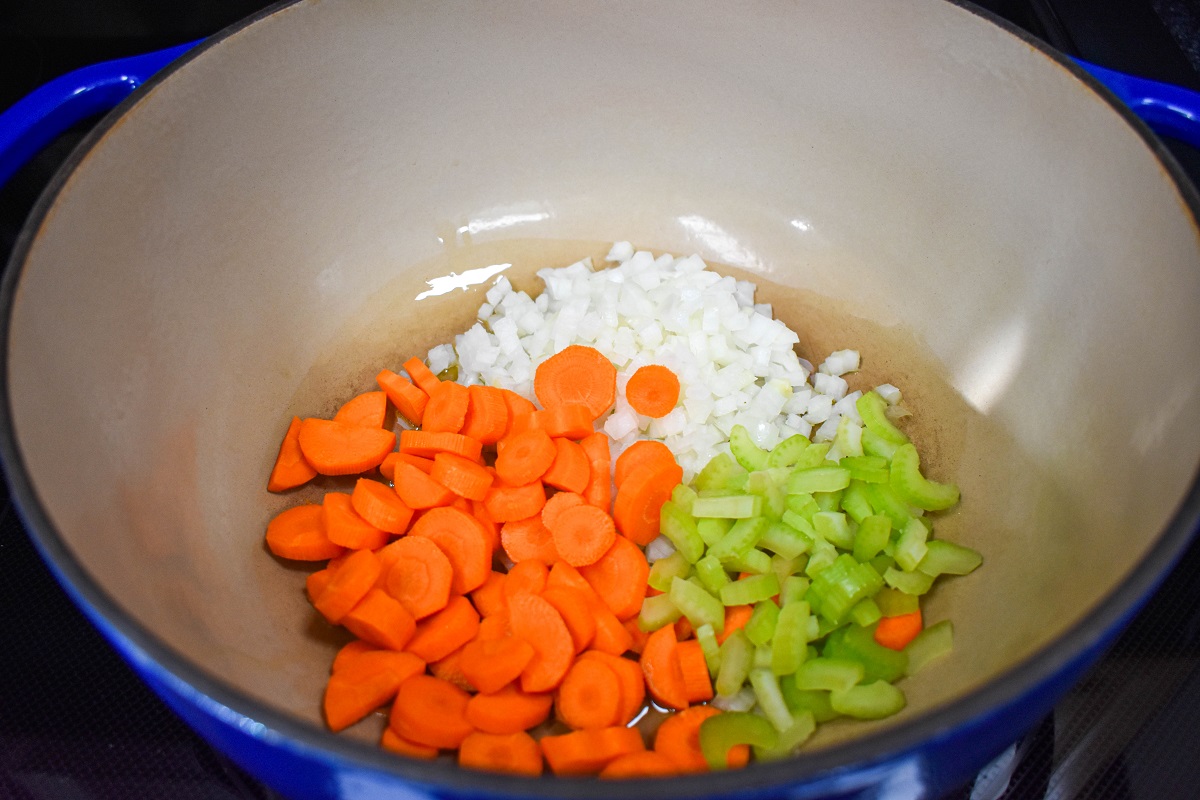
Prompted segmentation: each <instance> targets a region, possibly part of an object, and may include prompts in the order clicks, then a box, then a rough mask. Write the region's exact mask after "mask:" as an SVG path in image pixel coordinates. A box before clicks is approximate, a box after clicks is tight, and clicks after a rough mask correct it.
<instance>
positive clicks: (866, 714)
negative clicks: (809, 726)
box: [829, 680, 905, 719]
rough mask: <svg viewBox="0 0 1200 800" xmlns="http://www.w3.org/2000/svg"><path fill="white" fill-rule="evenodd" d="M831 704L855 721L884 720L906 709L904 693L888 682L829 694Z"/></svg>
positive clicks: (835, 709) (834, 708) (859, 686)
mask: <svg viewBox="0 0 1200 800" xmlns="http://www.w3.org/2000/svg"><path fill="white" fill-rule="evenodd" d="M829 704H830V705H831V706H833V710H834V711H837V712H838V713H839V714H845V715H846V716H847V717H854V718H855V719H883V718H884V717H890V716H891V715H892V714H895V713H896V712H898V711H900V710H901V709H903V708H904V705H905V700H904V692H902V691H900V690H899V689H897V688H896V687H895V686H892V685H891V684H890V683H888V682H887V681H883V680H878V681H874V682H873V683H867V684H860V685H858V686H851V687H850V688H849V689H846V690H844V691H840V692H830V693H829Z"/></svg>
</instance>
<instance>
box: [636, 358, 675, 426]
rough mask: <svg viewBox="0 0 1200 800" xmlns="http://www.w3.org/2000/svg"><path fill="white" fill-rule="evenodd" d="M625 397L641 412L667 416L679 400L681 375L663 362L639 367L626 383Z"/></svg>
mask: <svg viewBox="0 0 1200 800" xmlns="http://www.w3.org/2000/svg"><path fill="white" fill-rule="evenodd" d="M625 399H626V400H628V401H629V405H630V406H632V407H633V410H634V411H636V412H637V413H639V414H642V415H644V416H647V417H665V416H666V415H667V414H670V413H671V409H673V408H675V404H676V403H678V402H679V377H678V376H677V375H676V374H675V373H674V372H672V371H671V370H669V369H667V368H666V367H664V366H662V365H661V364H647V365H646V366H644V367H639V368H638V370H637V371H636V372H634V373H633V375H631V376H630V377H629V381H628V383H626V384H625Z"/></svg>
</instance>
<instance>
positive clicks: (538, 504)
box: [483, 481, 546, 523]
mask: <svg viewBox="0 0 1200 800" xmlns="http://www.w3.org/2000/svg"><path fill="white" fill-rule="evenodd" d="M545 504H546V489H545V487H544V486H542V482H541V481H534V482H533V483H527V484H525V485H524V486H507V485H504V484H495V483H493V484H492V488H490V489H488V493H487V496H486V497H484V498H483V507H484V508H486V509H487V512H488V515H489V516H491V518H492V519H493V520H495V521H496V522H501V523H504V522H515V521H517V520H519V519H527V518H529V517H532V516H533V515H534V514H537V513H539V512H540V511H541V510H542V506H544V505H545Z"/></svg>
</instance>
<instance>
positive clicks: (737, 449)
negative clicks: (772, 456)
mask: <svg viewBox="0 0 1200 800" xmlns="http://www.w3.org/2000/svg"><path fill="white" fill-rule="evenodd" d="M729 452H730V453H732V454H733V457H734V458H735V459H737V463H738V464H740V465H741V466H742V468H744V469H746V470H748V471H750V472H753V471H754V470H756V469H763V468H764V467H766V466H767V451H766V450H763V449H762V448H761V447H759V446H758V445H757V444H755V443H754V440H753V439H751V438H750V432H749V431H747V430H746V428H745V427H744V426H742V425H734V426H733V430H732V431H730V433H729Z"/></svg>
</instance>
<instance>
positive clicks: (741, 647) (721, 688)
mask: <svg viewBox="0 0 1200 800" xmlns="http://www.w3.org/2000/svg"><path fill="white" fill-rule="evenodd" d="M753 661H754V645H753V644H752V643H751V642H750V640H749V639H748V638H746V632H745V631H743V630H741V629H738V630H736V631H734V632H733V633H731V634H729V636H727V637H725V641H724V642H722V643H721V664H720V666H719V667H718V668H717V680H716V682H715V683H714V687H715V689H716V692H717V694H719V695H720V696H722V697H732V696H733V695H735V694H737V693H738V692H739V691H741V688H742V684H744V683H745V682H746V676H748V675H749V674H750V665H751V663H752V662H753Z"/></svg>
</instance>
